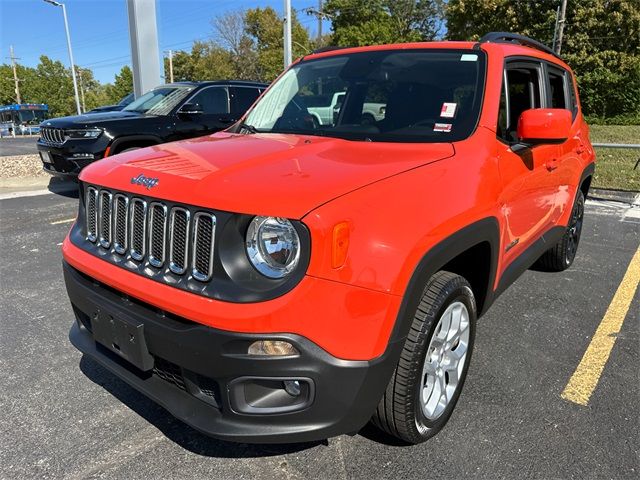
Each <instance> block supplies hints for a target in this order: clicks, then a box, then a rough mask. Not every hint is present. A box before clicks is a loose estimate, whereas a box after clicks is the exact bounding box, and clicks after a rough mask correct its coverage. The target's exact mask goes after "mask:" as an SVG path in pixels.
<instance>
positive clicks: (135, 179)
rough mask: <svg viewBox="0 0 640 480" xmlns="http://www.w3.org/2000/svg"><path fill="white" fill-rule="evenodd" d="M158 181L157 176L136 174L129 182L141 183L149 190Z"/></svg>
mask: <svg viewBox="0 0 640 480" xmlns="http://www.w3.org/2000/svg"><path fill="white" fill-rule="evenodd" d="M159 182H160V180H159V179H157V178H152V177H145V176H144V175H143V174H140V175H138V176H137V177H133V178H131V183H133V184H134V185H142V186H144V187H147V190H151V189H152V188H153V187H155V186H156V185H158V183H159Z"/></svg>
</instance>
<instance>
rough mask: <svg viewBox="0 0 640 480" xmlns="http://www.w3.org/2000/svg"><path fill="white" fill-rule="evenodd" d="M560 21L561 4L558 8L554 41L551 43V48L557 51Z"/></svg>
mask: <svg viewBox="0 0 640 480" xmlns="http://www.w3.org/2000/svg"><path fill="white" fill-rule="evenodd" d="M559 21H560V5H558V9H557V10H556V25H555V26H554V27H553V43H552V44H551V50H553V51H554V52H555V51H556V41H557V39H558V22H559Z"/></svg>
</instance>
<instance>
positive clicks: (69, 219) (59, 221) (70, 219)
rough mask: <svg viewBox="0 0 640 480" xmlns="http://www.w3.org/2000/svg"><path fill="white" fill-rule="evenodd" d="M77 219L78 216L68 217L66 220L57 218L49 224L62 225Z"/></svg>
mask: <svg viewBox="0 0 640 480" xmlns="http://www.w3.org/2000/svg"><path fill="white" fill-rule="evenodd" d="M75 219H76V217H73V218H67V219H65V220H56V221H55V222H51V223H50V224H49V225H61V224H63V223H71V222H73V221H74V220H75Z"/></svg>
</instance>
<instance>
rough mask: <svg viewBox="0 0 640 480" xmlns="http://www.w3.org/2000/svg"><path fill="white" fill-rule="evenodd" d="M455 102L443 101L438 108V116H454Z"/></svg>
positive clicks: (456, 105)
mask: <svg viewBox="0 0 640 480" xmlns="http://www.w3.org/2000/svg"><path fill="white" fill-rule="evenodd" d="M457 108H458V104H457V103H448V102H444V103H443V104H442V108H441V109H440V116H441V117H443V118H453V117H455V116H456V109H457Z"/></svg>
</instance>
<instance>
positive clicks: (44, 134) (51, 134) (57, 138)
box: [40, 127, 65, 145]
mask: <svg viewBox="0 0 640 480" xmlns="http://www.w3.org/2000/svg"><path fill="white" fill-rule="evenodd" d="M40 138H41V140H42V141H43V142H45V143H49V144H52V145H62V144H63V143H64V141H65V134H64V130H63V129H62V128H51V127H42V128H41V129H40Z"/></svg>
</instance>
